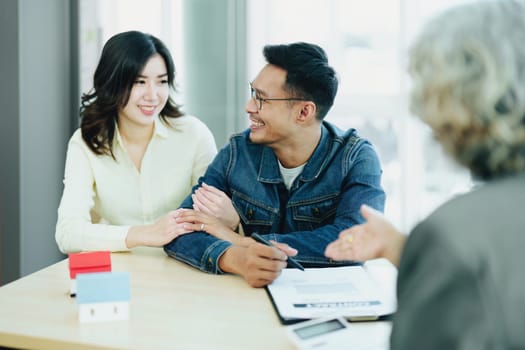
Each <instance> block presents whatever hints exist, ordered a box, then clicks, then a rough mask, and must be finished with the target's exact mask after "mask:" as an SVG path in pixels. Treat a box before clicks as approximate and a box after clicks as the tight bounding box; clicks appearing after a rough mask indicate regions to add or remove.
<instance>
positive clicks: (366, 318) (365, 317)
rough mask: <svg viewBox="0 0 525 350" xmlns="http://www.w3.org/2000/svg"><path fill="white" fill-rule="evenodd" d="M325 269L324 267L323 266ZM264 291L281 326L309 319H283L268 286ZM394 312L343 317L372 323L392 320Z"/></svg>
mask: <svg viewBox="0 0 525 350" xmlns="http://www.w3.org/2000/svg"><path fill="white" fill-rule="evenodd" d="M362 265H363V264H362V263H357V264H355V263H354V264H348V265H346V266H362ZM323 267H326V266H323ZM334 267H341V266H334ZM264 290H265V291H266V294H268V298H269V299H270V301H271V303H272V307H273V309H274V310H275V313H276V315H277V317H278V319H279V322H280V323H281V324H282V325H292V324H296V323H299V322H303V321H308V320H310V318H295V317H293V318H292V317H285V316H283V315H282V314H281V312H280V311H279V308H278V306H277V303H276V302H275V300H274V298H273V295H272V292H271V291H270V288H269V285H267V286H265V287H264ZM394 314H395V312H392V313H385V314H379V315H363V316H353V317H345V319H346V320H347V321H349V322H373V321H389V320H392V318H393V316H394Z"/></svg>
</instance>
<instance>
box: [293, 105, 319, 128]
mask: <svg viewBox="0 0 525 350" xmlns="http://www.w3.org/2000/svg"><path fill="white" fill-rule="evenodd" d="M316 114H317V107H316V105H315V103H313V102H312V101H306V102H303V106H302V108H301V110H300V111H299V116H298V117H297V120H298V121H299V122H301V123H304V122H307V121H310V120H313V119H315V116H316Z"/></svg>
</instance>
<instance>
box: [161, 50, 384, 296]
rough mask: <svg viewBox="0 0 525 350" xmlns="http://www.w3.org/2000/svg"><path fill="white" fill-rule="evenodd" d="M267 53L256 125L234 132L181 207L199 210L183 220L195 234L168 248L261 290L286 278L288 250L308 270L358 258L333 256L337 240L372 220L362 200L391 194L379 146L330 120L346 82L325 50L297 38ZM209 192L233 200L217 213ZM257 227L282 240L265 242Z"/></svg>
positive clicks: (378, 200)
mask: <svg viewBox="0 0 525 350" xmlns="http://www.w3.org/2000/svg"><path fill="white" fill-rule="evenodd" d="M263 54H264V56H265V58H266V61H267V64H266V65H265V66H264V67H263V68H262V70H261V71H260V72H259V74H258V75H257V77H256V78H255V79H254V80H253V81H252V82H251V84H250V89H251V98H250V99H249V100H248V103H247V104H246V112H247V113H248V116H249V120H250V126H249V128H248V129H247V130H245V131H244V132H242V133H239V134H235V135H233V136H231V138H230V141H229V143H228V144H227V145H226V146H225V147H224V148H223V149H222V150H221V151H220V152H219V154H218V155H217V156H216V157H215V159H214V160H213V162H212V163H211V164H210V165H209V167H208V169H207V171H206V173H205V174H204V176H203V177H202V178H201V179H200V180H199V184H198V185H197V186H195V188H194V189H193V193H192V195H190V196H188V197H187V198H186V200H184V201H183V203H182V204H181V208H193V209H196V210H181V211H178V217H177V221H178V222H180V223H181V224H184V225H185V228H186V229H187V230H188V231H193V232H191V233H189V234H185V235H181V236H179V237H177V238H176V239H175V240H173V241H172V242H171V243H169V244H167V245H165V247H164V250H165V251H166V253H167V254H168V255H169V256H171V257H173V258H175V259H178V260H181V261H183V262H186V263H188V264H190V265H192V266H194V267H197V268H199V269H201V270H203V271H206V272H209V273H234V274H238V275H241V276H243V277H244V279H245V280H246V281H247V282H248V283H249V284H250V285H251V286H254V287H261V286H264V285H267V284H269V283H271V282H272V281H273V280H274V279H275V278H277V276H279V274H280V272H281V270H282V269H283V268H285V267H286V266H287V257H288V256H293V255H296V256H295V259H296V260H297V261H299V262H300V263H302V264H303V265H305V266H307V267H310V266H316V267H322V266H333V265H334V264H348V263H349V262H348V261H346V262H337V263H336V262H334V261H332V260H329V259H327V258H326V257H325V256H324V250H325V248H326V246H327V244H329V243H330V242H332V241H333V240H335V239H337V237H338V235H339V232H341V231H342V230H344V229H346V228H348V227H351V226H353V225H356V224H360V223H362V222H363V218H362V217H361V214H360V211H359V208H360V206H361V205H362V204H366V205H368V206H370V207H372V208H375V209H377V210H380V211H383V207H384V201H385V193H384V191H383V189H382V188H381V167H380V164H379V159H378V156H377V154H376V152H375V151H374V149H373V147H372V146H371V144H370V143H369V142H368V141H366V140H364V139H362V138H360V137H359V136H358V135H357V133H356V131H355V130H354V129H350V130H348V131H342V130H340V129H338V128H337V127H336V126H334V125H332V124H330V123H328V122H326V121H324V118H325V116H326V114H327V113H328V111H329V110H330V108H331V107H332V104H333V101H334V98H335V95H336V92H337V87H338V80H337V77H336V72H335V71H334V69H333V68H332V67H330V66H329V65H328V59H327V57H326V54H325V52H324V50H323V49H322V48H320V47H319V46H317V45H314V44H309V43H293V44H289V45H268V46H265V47H264V50H263ZM203 191H204V192H205V193H207V194H209V195H210V196H209V197H208V199H209V198H211V197H212V196H213V195H218V196H221V195H222V196H223V199H224V198H225V197H226V196H227V200H226V201H223V202H222V203H225V204H224V205H221V206H220V207H221V208H219V209H215V211H213V210H211V209H210V208H209V207H210V205H211V204H210V201H206V194H204V195H203V194H202V193H203ZM214 191H215V192H214ZM199 198H200V199H199ZM230 200H231V202H230ZM206 206H208V208H206ZM233 208H235V210H233ZM210 213H213V214H214V215H210ZM221 222H229V223H233V224H230V225H226V224H223V223H221ZM237 226H238V228H239V229H240V231H241V234H239V233H237V232H235V231H237V230H236V227H237ZM255 232H257V233H259V234H260V235H262V236H263V237H264V238H266V239H267V240H270V241H272V242H273V246H267V245H263V244H261V243H257V242H255V240H253V239H252V238H250V236H251V235H252V234H253V233H255ZM292 247H293V248H292Z"/></svg>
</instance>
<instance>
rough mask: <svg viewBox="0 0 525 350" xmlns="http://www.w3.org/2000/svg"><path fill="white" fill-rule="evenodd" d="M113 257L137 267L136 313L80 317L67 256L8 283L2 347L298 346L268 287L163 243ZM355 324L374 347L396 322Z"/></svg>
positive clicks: (1, 313) (123, 267)
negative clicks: (209, 267) (86, 320)
mask: <svg viewBox="0 0 525 350" xmlns="http://www.w3.org/2000/svg"><path fill="white" fill-rule="evenodd" d="M111 260H112V266H113V271H129V272H130V276H131V301H130V318H129V320H127V321H111V322H102V323H92V324H81V323H79V322H78V306H77V303H76V300H75V299H74V298H70V297H69V294H68V291H69V274H68V264H67V259H66V260H63V261H61V262H59V263H56V264H54V265H51V266H49V267H47V268H45V269H42V270H40V271H38V272H35V273H33V274H31V275H28V276H26V277H24V278H21V279H19V280H16V281H14V282H12V283H10V284H7V285H5V286H3V287H1V288H0V346H7V347H16V348H24V349H25V348H29V349H277V350H278V349H293V346H292V345H291V343H290V342H289V340H288V339H287V337H286V332H285V327H284V326H282V325H281V324H280V323H279V320H278V318H277V316H276V314H275V312H274V310H273V308H272V305H271V302H270V300H269V299H268V296H267V295H266V292H265V290H264V289H262V288H259V289H256V288H252V287H250V286H249V285H248V284H247V283H246V282H245V281H244V280H243V279H242V278H241V277H239V276H234V275H210V274H207V273H204V272H201V271H198V270H197V269H194V268H192V267H190V266H187V265H185V264H183V263H181V262H178V261H176V260H174V259H171V258H168V257H167V256H166V255H165V254H164V252H163V251H162V250H161V249H158V248H139V249H136V250H134V251H133V252H129V253H113V254H111ZM355 327H361V328H362V332H360V334H362V336H365V337H370V338H371V339H372V338H374V346H373V348H374V349H385V348H387V347H388V345H387V344H388V341H387V339H388V334H389V332H390V323H388V322H367V323H362V324H355ZM378 339H379V343H378ZM378 344H379V345H378ZM347 346H348V348H351V344H347Z"/></svg>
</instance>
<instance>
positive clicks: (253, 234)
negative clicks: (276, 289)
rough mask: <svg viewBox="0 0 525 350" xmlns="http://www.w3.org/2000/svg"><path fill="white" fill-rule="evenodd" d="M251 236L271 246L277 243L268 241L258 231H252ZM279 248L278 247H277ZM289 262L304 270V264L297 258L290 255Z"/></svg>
mask: <svg viewBox="0 0 525 350" xmlns="http://www.w3.org/2000/svg"><path fill="white" fill-rule="evenodd" d="M251 237H252V238H253V239H255V240H256V241H257V242H259V243H262V244H264V245H267V246H270V247H275V245H273V244H272V243H270V242H268V241H267V240H265V239H264V238H263V237H262V236H261V235H259V234H258V233H252V235H251ZM276 248H277V247H276ZM288 262H289V263H290V265H292V266H293V267H296V268H298V269H299V270H301V271H304V267H303V265H301V264H300V263H299V262H298V261H297V260H295V259H294V258H292V257H288Z"/></svg>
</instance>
